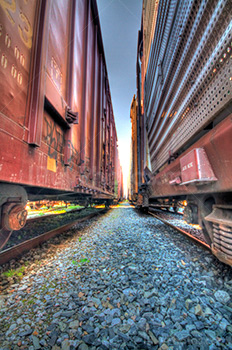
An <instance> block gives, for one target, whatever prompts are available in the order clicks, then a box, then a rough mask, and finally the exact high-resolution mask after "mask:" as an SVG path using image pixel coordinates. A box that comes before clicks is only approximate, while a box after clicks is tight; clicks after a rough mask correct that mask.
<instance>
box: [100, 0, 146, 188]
mask: <svg viewBox="0 0 232 350" xmlns="http://www.w3.org/2000/svg"><path fill="white" fill-rule="evenodd" d="M142 2H143V1H142V0H97V4H98V12H99V17H100V23H101V31H102V37H103V45H104V51H105V57H106V65H107V71H108V76H109V83H110V91H111V98H112V104H113V110H114V117H115V122H116V129H117V134H118V147H119V157H120V162H121V165H122V168H123V177H124V189H126V186H127V178H128V174H129V165H130V140H131V123H130V105H131V101H132V98H133V95H134V94H135V95H136V57H137V39H138V31H139V29H140V24H141V14H142Z"/></svg>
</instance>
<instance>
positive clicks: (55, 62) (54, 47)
mask: <svg viewBox="0 0 232 350" xmlns="http://www.w3.org/2000/svg"><path fill="white" fill-rule="evenodd" d="M70 11H71V2H70V1H68V0H53V1H52V3H51V9H50V19H49V24H50V26H49V34H48V35H49V40H48V53H47V64H46V72H47V78H46V93H45V95H46V98H47V99H48V101H49V102H50V103H51V105H52V106H53V107H54V108H55V109H56V111H57V112H58V113H59V114H60V116H62V117H63V118H64V119H65V107H66V106H67V94H68V93H67V89H68V84H67V76H68V75H67V73H68V52H69V35H70V20H69V18H70Z"/></svg>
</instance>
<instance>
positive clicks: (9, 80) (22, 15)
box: [0, 0, 37, 125]
mask: <svg viewBox="0 0 232 350" xmlns="http://www.w3.org/2000/svg"><path fill="white" fill-rule="evenodd" d="M36 7H37V4H36V1H29V2H25V1H24V0H18V1H16V0H12V1H11V2H10V3H9V2H7V1H6V0H3V1H1V2H0V18H1V23H0V90H1V104H0V106H1V107H0V112H1V113H2V114H4V115H5V116H7V117H9V118H10V119H12V120H14V121H15V122H16V123H18V124H20V125H24V119H25V112H26V102H27V93H28V82H29V73H30V59H31V53H32V41H33V34H34V24H35V21H36V14H35V13H36Z"/></svg>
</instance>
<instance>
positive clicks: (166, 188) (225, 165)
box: [151, 115, 232, 197]
mask: <svg viewBox="0 0 232 350" xmlns="http://www.w3.org/2000/svg"><path fill="white" fill-rule="evenodd" d="M231 135H232V115H230V116H228V117H227V118H226V119H225V120H223V121H222V122H221V123H219V124H218V125H217V126H216V127H215V128H214V129H213V130H211V131H209V132H208V133H207V134H206V135H205V136H203V137H202V138H201V139H200V140H199V141H197V142H196V143H194V144H193V145H192V147H191V148H189V149H188V150H187V151H186V152H184V153H183V157H184V156H188V153H190V152H193V150H194V149H199V148H204V150H205V152H206V154H207V156H208V161H209V163H210V165H211V167H212V171H213V173H214V174H215V177H216V178H217V181H214V182H208V183H206V184H203V183H201V185H200V186H198V185H197V182H196V183H194V182H193V183H189V184H183V185H181V181H177V179H178V178H179V179H180V176H181V163H180V159H179V158H177V159H176V160H175V161H173V162H172V163H171V164H169V165H167V166H166V167H165V168H164V169H163V170H162V171H160V173H158V174H157V175H155V176H154V178H153V180H152V186H151V191H152V194H151V197H153V196H154V197H167V196H175V195H176V196H177V195H182V194H193V193H195V194H197V193H199V194H200V193H212V192H219V193H221V192H230V191H232V185H231V183H232V148H231ZM190 154H192V155H193V154H194V153H190ZM190 163H191V159H190V162H189V163H187V164H190ZM182 175H183V174H182ZM175 180H176V181H175Z"/></svg>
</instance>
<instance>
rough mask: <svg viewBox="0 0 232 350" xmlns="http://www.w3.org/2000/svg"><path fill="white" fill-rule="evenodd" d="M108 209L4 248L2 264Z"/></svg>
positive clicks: (1, 258)
mask: <svg viewBox="0 0 232 350" xmlns="http://www.w3.org/2000/svg"><path fill="white" fill-rule="evenodd" d="M106 210H107V209H105V208H104V209H100V210H98V211H96V212H95V213H91V214H89V215H87V216H84V217H82V218H79V219H75V220H74V221H72V222H69V223H68V224H65V225H63V226H60V227H58V228H55V229H52V230H49V231H48V232H45V233H42V234H40V235H38V236H36V237H33V238H31V239H28V240H26V241H24V242H21V243H19V244H16V245H14V246H13V247H10V248H8V249H5V250H3V251H2V252H0V265H3V264H5V263H7V262H9V261H10V260H11V259H16V258H18V257H19V256H21V255H22V254H23V253H26V252H28V251H29V250H31V249H33V248H35V247H37V246H38V245H39V244H41V243H44V242H46V241H47V240H49V239H51V238H53V237H55V236H57V235H58V234H61V233H64V232H65V231H67V230H69V229H70V228H71V227H73V226H75V225H76V224H78V223H81V222H83V221H86V220H89V219H91V218H93V217H95V216H97V215H99V214H102V213H104V212H106Z"/></svg>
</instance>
